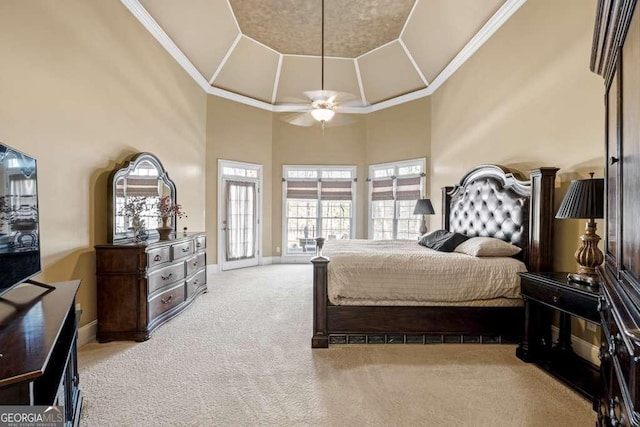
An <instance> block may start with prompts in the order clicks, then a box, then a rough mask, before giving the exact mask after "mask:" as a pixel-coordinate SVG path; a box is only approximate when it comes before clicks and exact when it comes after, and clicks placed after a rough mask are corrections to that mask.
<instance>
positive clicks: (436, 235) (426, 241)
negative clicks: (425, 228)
mask: <svg viewBox="0 0 640 427" xmlns="http://www.w3.org/2000/svg"><path fill="white" fill-rule="evenodd" d="M449 234H453V233H451V232H450V231H447V230H435V231H432V232H431V233H427V234H425V235H423V236H422V237H421V238H420V239H419V240H418V244H419V245H422V246H426V247H429V246H427V245H430V244H432V243H433V242H435V241H436V240H438V239H440V238H442V237H443V236H447V235H449Z"/></svg>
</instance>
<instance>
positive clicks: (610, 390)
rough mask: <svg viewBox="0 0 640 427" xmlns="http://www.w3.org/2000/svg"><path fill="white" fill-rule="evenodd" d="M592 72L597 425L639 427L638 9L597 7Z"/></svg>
mask: <svg viewBox="0 0 640 427" xmlns="http://www.w3.org/2000/svg"><path fill="white" fill-rule="evenodd" d="M591 70H592V71H594V72H596V73H598V74H600V75H602V76H603V77H604V83H605V96H604V103H605V106H606V114H605V138H604V141H605V150H606V157H605V158H606V162H605V163H606V165H605V183H606V185H605V192H606V197H605V228H604V233H603V234H604V252H605V262H604V264H603V265H602V266H601V267H600V273H601V275H602V278H603V284H602V289H601V297H600V304H599V309H600V312H601V320H602V329H603V337H602V346H601V349H600V360H601V369H602V374H603V378H604V381H605V393H604V395H603V397H602V398H601V399H600V402H599V408H598V410H599V413H598V423H599V425H612V426H621V425H624V426H629V425H634V426H635V425H640V414H639V413H638V411H639V410H640V7H638V6H637V5H636V0H598V9H597V16H596V23H595V31H594V37H593V50H592V57H591Z"/></svg>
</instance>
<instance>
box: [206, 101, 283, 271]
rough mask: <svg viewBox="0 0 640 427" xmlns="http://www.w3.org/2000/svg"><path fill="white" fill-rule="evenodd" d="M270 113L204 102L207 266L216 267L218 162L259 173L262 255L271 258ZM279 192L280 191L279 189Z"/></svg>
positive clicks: (217, 102) (230, 103) (250, 108)
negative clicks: (239, 164) (252, 167)
mask: <svg viewBox="0 0 640 427" xmlns="http://www.w3.org/2000/svg"><path fill="white" fill-rule="evenodd" d="M271 122H272V113H270V112H268V111H265V110H260V109H258V108H254V107H250V106H247V105H244V104H240V103H237V102H233V101H229V100H226V99H223V98H218V97H216V96H209V97H208V101H207V174H206V181H207V186H206V187H207V190H206V191H207V220H206V222H207V238H208V240H209V242H210V244H208V245H207V256H208V260H207V262H208V263H209V264H217V263H218V258H217V257H218V251H217V241H218V231H219V230H220V227H218V226H217V224H218V160H219V159H222V160H233V161H239V162H249V163H257V164H260V165H262V166H263V169H262V179H263V188H262V200H263V205H262V255H263V256H266V257H268V256H271V253H272V252H271V249H272V248H271V246H272V245H271V231H272V229H271V222H272V221H271V211H272V207H271V206H272V200H273V196H272V187H271V185H272V178H271V177H272V174H273V172H272V161H271V157H272V145H271ZM278 188H279V187H278Z"/></svg>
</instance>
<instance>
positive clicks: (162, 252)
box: [147, 245, 171, 268]
mask: <svg viewBox="0 0 640 427" xmlns="http://www.w3.org/2000/svg"><path fill="white" fill-rule="evenodd" d="M169 261H171V248H170V247H169V245H167V246H162V247H159V248H154V249H150V250H149V251H148V252H147V267H149V268H153V267H155V266H157V265H160V264H164V263H165V262H169Z"/></svg>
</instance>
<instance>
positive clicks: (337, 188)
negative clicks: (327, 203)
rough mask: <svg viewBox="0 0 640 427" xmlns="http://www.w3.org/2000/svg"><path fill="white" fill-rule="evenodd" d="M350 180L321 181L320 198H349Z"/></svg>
mask: <svg viewBox="0 0 640 427" xmlns="http://www.w3.org/2000/svg"><path fill="white" fill-rule="evenodd" d="M351 198H352V196H351V181H322V182H321V183H320V199H321V200H351Z"/></svg>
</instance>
